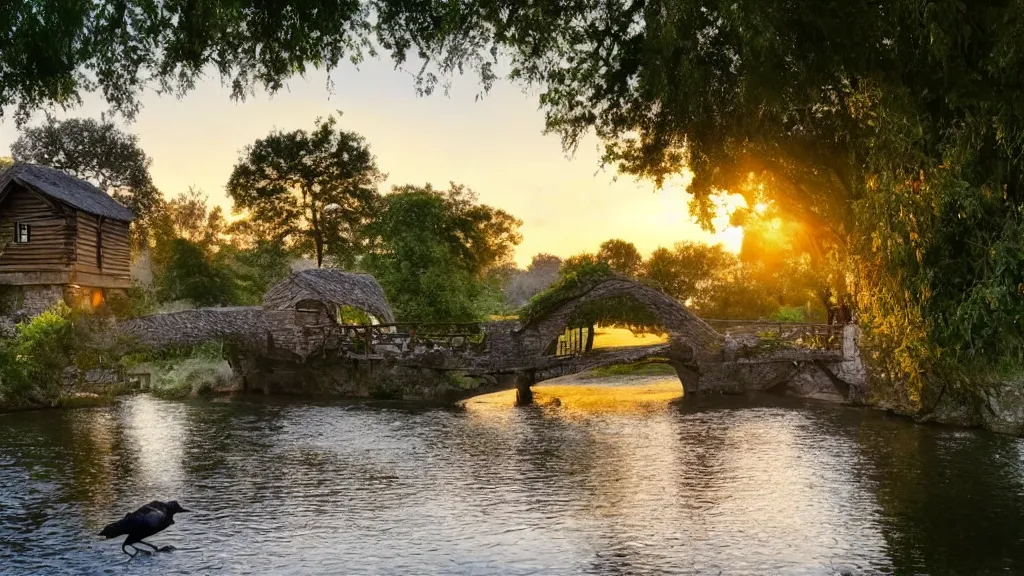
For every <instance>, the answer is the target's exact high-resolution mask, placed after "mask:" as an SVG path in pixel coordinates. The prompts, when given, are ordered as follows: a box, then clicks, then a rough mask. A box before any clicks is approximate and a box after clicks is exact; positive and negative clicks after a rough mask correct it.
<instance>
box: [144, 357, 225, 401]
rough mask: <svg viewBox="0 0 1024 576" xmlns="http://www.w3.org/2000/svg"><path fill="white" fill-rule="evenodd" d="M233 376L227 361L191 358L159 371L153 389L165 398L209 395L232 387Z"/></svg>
mask: <svg viewBox="0 0 1024 576" xmlns="http://www.w3.org/2000/svg"><path fill="white" fill-rule="evenodd" d="M232 376H233V374H232V372H231V367H230V366H228V363H227V362H225V361H224V360H211V359H208V358H188V359H185V360H182V361H180V362H176V363H174V364H173V365H170V366H161V367H159V368H158V369H157V370H155V373H154V374H153V378H152V382H151V390H150V391H151V392H152V393H153V395H154V396H159V397H161V398H184V397H186V396H197V395H201V394H208V393H211V392H214V391H216V390H219V389H225V388H228V387H230V385H231V380H232Z"/></svg>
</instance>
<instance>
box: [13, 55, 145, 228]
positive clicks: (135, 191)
mask: <svg viewBox="0 0 1024 576" xmlns="http://www.w3.org/2000/svg"><path fill="white" fill-rule="evenodd" d="M0 52H2V49H0ZM11 153H12V154H13V156H14V159H15V160H17V161H27V162H34V163H36V164H43V165H45V166H52V167H53V168H57V169H58V170H63V171H64V172H67V173H69V174H72V175H74V176H77V177H79V178H82V179H83V180H88V181H89V182H92V183H93V184H95V185H97V186H99V187H100V188H102V189H103V190H104V191H106V192H107V193H108V194H110V195H111V196H113V197H114V198H115V199H116V200H117V201H118V202H120V203H121V204H123V205H125V206H126V207H128V209H130V210H131V211H132V212H134V213H135V214H136V215H137V216H139V217H140V218H143V219H145V218H146V217H148V216H149V215H150V213H151V212H152V211H153V210H154V209H155V208H156V207H157V205H158V204H159V203H160V192H159V191H158V190H157V189H156V186H154V185H153V178H152V176H150V174H149V167H150V165H151V164H152V163H153V161H152V159H151V158H149V157H148V156H146V153H145V152H144V151H143V150H142V148H141V147H140V146H139V138H138V136H136V135H134V134H129V133H127V132H125V131H123V130H121V129H120V128H118V127H117V126H116V125H115V124H114V123H113V122H111V121H109V120H105V119H101V120H96V119H93V118H70V119H67V120H58V119H56V118H54V117H52V116H49V117H47V118H46V121H45V122H43V123H42V124H40V125H39V126H31V127H27V128H25V129H24V130H23V131H22V133H21V136H19V137H18V139H17V140H15V141H14V143H13V144H11Z"/></svg>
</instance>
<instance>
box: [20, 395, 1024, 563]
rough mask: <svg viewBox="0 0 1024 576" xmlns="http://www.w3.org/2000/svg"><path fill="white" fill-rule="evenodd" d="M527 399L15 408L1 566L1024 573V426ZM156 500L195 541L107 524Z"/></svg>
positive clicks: (145, 402) (795, 406) (688, 402)
mask: <svg viewBox="0 0 1024 576" xmlns="http://www.w3.org/2000/svg"><path fill="white" fill-rule="evenodd" d="M507 400H509V397H508V396H507V395H506V396H504V397H498V398H497V400H492V401H481V402H474V403H470V404H469V405H467V407H465V408H464V409H432V408H431V409H428V408H416V407H410V406H401V405H381V404H367V403H346V402H324V401H313V400H297V399H280V398H245V397H243V398H233V399H230V400H229V399H215V400H196V401H188V402H172V401H163V400H158V399H155V398H153V397H149V396H134V397H130V398H126V399H124V400H122V401H119V402H118V403H116V404H115V405H112V406H109V407H104V408H90V409H78V410H67V411H48V412H45V411H44V412H24V413H16V414H5V415H0V573H3V574H18V575H21V574H46V575H51V574H132V575H178V574H181V575H186V574H187V575H200V574H259V575H285V574H289V575H291V574H295V575H299V574H311V575H313V574H317V575H319V574H346V575H355V574H394V575H402V576H406V575H429V574H457V575H461V574H466V575H468V574H477V575H502V576H505V575H509V576H512V575H519V574H543V575H562V574H566V575H569V574H595V575H625V574H637V575H658V574H751V575H754V574H756V575H765V574H787V575H789V574H793V575H801V574H807V575H812V574H813V575H819V574H822V575H824V574H840V573H844V572H845V573H850V574H888V573H898V574H932V575H939V574H971V575H974V574H1007V573H1024V440H1020V439H1016V438H1009V437H1003V436H998V435H994V434H990V433H985V432H978V431H965V430H958V429H953V428H942V427H932V426H920V425H915V424H912V423H910V422H908V421H906V420H903V419H900V418H897V417H892V416H887V415H885V414H882V413H880V412H876V411H870V410H862V409H853V408H845V407H839V406H833V405H829V404H822V403H816V402H811V401H798V400H788V399H777V398H770V397H755V398H716V399H697V398H694V399H685V400H683V401H682V402H674V403H670V402H664V401H662V402H657V401H656V402H649V403H646V404H644V405H643V407H642V408H636V409H631V408H628V407H627V408H622V406H623V404H621V403H620V404H618V405H617V407H612V408H608V407H607V406H606V407H605V409H598V408H594V409H573V408H571V407H569V406H566V405H563V406H561V407H547V408H527V409H516V408H513V407H511V406H510V405H509V402H508V401H507ZM597 405H600V403H597ZM152 499H178V500H179V501H180V502H181V504H182V505H184V506H185V507H186V508H190V509H192V510H193V512H192V513H191V514H182V515H179V516H178V518H177V523H176V524H175V525H174V526H172V527H171V528H170V529H168V530H167V531H165V532H164V533H162V534H159V535H157V536H155V537H154V538H152V539H151V540H152V541H153V542H154V543H156V544H159V545H164V544H170V545H173V546H175V547H177V550H176V551H174V552H168V553H160V554H156V555H150V556H143V555H140V556H139V557H137V558H135V559H133V560H130V561H129V560H127V557H126V556H124V555H123V554H122V553H121V551H120V541H119V540H118V541H106V540H103V539H101V538H99V537H98V536H96V533H97V532H99V530H100V529H101V528H102V527H103V525H104V524H105V523H107V522H110V521H112V520H115V519H117V518H119V517H120V516H121V515H123V514H124V513H125V512H127V511H130V510H132V509H134V508H135V507H137V506H139V505H141V504H144V503H145V502H148V501H149V500H152Z"/></svg>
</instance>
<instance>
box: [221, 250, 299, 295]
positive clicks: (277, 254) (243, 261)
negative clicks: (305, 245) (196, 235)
mask: <svg viewBox="0 0 1024 576" xmlns="http://www.w3.org/2000/svg"><path fill="white" fill-rule="evenodd" d="M293 258H294V254H293V253H292V252H291V251H289V250H288V248H287V247H285V246H283V245H282V244H280V243H277V242H270V241H267V240H259V241H257V242H255V243H254V244H252V245H250V246H248V247H246V248H240V247H239V246H238V245H237V244H224V245H222V246H220V248H219V250H218V251H217V253H216V255H215V256H214V257H213V266H214V267H217V268H221V269H223V270H227V271H229V272H227V276H228V277H230V278H231V279H232V282H233V287H232V290H231V292H230V294H232V295H233V301H232V302H231V303H232V304H237V305H250V306H254V305H257V304H260V303H261V302H263V296H264V294H266V293H267V291H268V290H269V289H270V287H271V286H273V285H274V284H276V283H277V282H278V281H280V280H282V279H283V278H285V277H286V276H288V274H290V273H291V267H290V265H289V264H290V262H291V261H292V259H293Z"/></svg>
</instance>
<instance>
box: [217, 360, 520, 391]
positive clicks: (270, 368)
mask: <svg viewBox="0 0 1024 576" xmlns="http://www.w3.org/2000/svg"><path fill="white" fill-rule="evenodd" d="M237 369H238V370H239V371H240V372H241V375H242V378H241V379H242V383H243V387H244V390H245V391H247V392H263V393H266V394H301V395H330V396H347V397H353V398H377V399H384V400H419V401H431V402H442V403H452V402H456V401H458V400H462V399H465V398H469V397H471V396H476V395H479V394H487V393H490V392H497V391H500V390H504V389H506V388H507V386H505V385H502V384H500V383H499V381H498V379H497V378H495V377H493V376H487V375H484V376H477V377H472V376H469V375H467V374H466V373H465V372H463V371H458V370H437V369H433V368H424V367H417V366H410V365H407V364H401V363H399V362H396V361H393V360H356V359H351V358H333V359H316V360H311V361H308V362H305V363H297V362H289V361H286V360H280V359H273V358H267V357H256V356H250V357H246V358H243V359H242V360H241V365H240V366H238V367H237Z"/></svg>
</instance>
